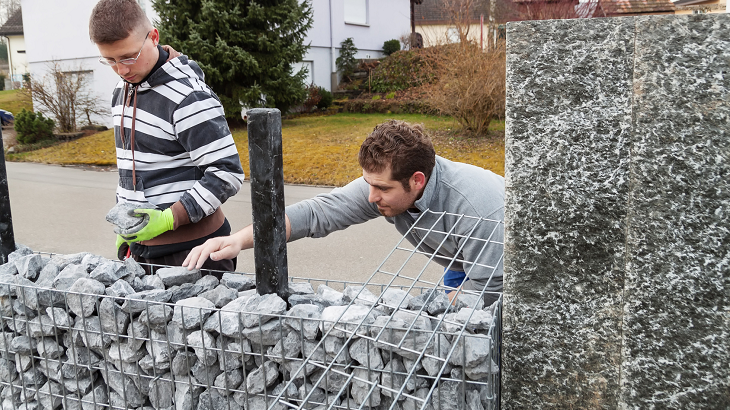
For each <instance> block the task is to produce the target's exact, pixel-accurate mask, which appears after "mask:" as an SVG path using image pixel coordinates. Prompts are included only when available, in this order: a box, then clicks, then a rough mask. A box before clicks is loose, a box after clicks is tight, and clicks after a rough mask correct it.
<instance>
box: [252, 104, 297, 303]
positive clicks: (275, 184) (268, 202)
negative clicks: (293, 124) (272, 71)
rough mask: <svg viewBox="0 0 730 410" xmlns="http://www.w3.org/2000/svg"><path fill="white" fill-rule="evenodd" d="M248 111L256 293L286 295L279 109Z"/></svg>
mask: <svg viewBox="0 0 730 410" xmlns="http://www.w3.org/2000/svg"><path fill="white" fill-rule="evenodd" d="M247 115H248V158H249V163H250V166H251V207H252V209H253V236H254V263H255V265H256V290H257V292H258V294H259V295H265V294H268V293H276V294H277V295H279V296H280V297H282V298H283V299H284V300H287V299H288V297H289V295H288V293H289V285H288V282H289V272H288V267H287V260H286V223H285V220H284V160H283V158H282V148H281V112H280V111H279V110H277V109H268V108H255V109H253V110H249V111H248V112H247Z"/></svg>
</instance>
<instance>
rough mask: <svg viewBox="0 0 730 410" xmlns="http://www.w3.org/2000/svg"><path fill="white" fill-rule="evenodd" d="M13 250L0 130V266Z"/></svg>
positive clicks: (6, 178) (13, 243)
mask: <svg viewBox="0 0 730 410" xmlns="http://www.w3.org/2000/svg"><path fill="white" fill-rule="evenodd" d="M14 250H15V233H14V232H13V217H12V215H11V214H10V190H9V189H8V171H7V169H5V148H4V147H3V132H2V129H1V128H0V264H4V263H6V262H7V261H8V255H10V253H12V252H13V251H14Z"/></svg>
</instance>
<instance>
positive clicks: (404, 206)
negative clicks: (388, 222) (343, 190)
mask: <svg viewBox="0 0 730 410" xmlns="http://www.w3.org/2000/svg"><path fill="white" fill-rule="evenodd" d="M419 175H420V177H423V174H422V173H420V172H416V173H415V174H413V176H412V177H411V179H410V180H409V186H410V188H411V189H410V191H406V190H405V188H404V187H403V184H401V183H400V181H395V180H393V179H392V175H391V171H390V167H388V168H386V169H385V170H383V171H382V172H368V171H365V170H364V169H363V170H362V176H363V178H364V179H365V181H366V182H367V183H368V184H370V194H369V195H368V202H372V203H375V204H376V205H378V211H380V213H381V214H382V215H383V216H388V217H392V216H396V215H398V214H402V213H403V212H405V211H406V210H408V208H412V207H413V204H414V203H415V202H416V200H417V199H418V198H419V197H420V195H421V192H422V191H423V186H424V184H423V183H421V182H420V177H419Z"/></svg>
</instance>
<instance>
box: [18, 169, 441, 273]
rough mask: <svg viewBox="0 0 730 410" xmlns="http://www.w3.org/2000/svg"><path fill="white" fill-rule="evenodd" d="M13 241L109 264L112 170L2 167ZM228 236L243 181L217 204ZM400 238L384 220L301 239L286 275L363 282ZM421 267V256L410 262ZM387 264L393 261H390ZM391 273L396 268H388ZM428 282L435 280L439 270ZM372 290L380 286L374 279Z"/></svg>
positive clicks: (246, 264) (300, 191) (237, 222)
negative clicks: (82, 254) (89, 255)
mask: <svg viewBox="0 0 730 410" xmlns="http://www.w3.org/2000/svg"><path fill="white" fill-rule="evenodd" d="M7 171H8V185H9V189H10V202H11V209H12V218H13V227H14V231H15V239H16V242H18V243H22V244H24V245H26V246H29V247H31V248H32V249H33V250H35V251H44V252H54V253H76V252H82V251H87V252H92V253H95V254H97V255H102V256H104V257H107V258H114V257H115V249H114V240H115V234H114V232H113V230H112V225H111V224H109V223H108V222H106V220H105V219H104V217H105V215H106V213H107V211H109V209H111V208H112V207H113V206H114V203H115V199H114V198H115V194H114V193H115V189H116V183H117V173H116V170H114V171H109V170H106V171H104V170H89V169H81V168H72V167H60V166H55V165H41V164H33V163H13V162H8V163H7ZM330 189H331V188H326V187H310V186H299V185H286V186H285V188H284V195H285V201H286V203H287V205H288V204H292V203H295V202H297V201H300V200H302V199H306V198H309V197H312V196H314V195H317V194H319V193H323V192H328V191H329V190H330ZM223 211H224V213H225V214H226V216H227V218H228V220H229V221H230V223H231V226H232V227H233V229H234V231H235V230H238V229H240V228H242V227H244V226H245V225H248V224H250V223H251V220H252V218H251V194H250V186H249V184H248V182H246V183H245V184H244V185H243V188H242V189H241V191H240V192H239V193H238V195H236V196H235V197H233V198H231V199H229V200H228V201H227V202H226V203H225V204H224V205H223ZM400 239H401V236H400V234H398V232H397V231H396V230H395V228H394V227H393V226H392V225H391V224H389V223H388V222H386V221H385V219H384V218H378V219H376V220H373V221H370V222H367V223H364V224H361V225H357V226H353V227H350V228H349V229H347V230H344V231H340V232H335V233H333V234H331V235H329V236H327V237H326V238H320V239H310V238H306V239H302V240H299V241H295V242H292V243H289V244H288V246H287V253H288V263H289V275H290V276H298V277H306V278H318V279H335V280H347V281H366V280H367V279H368V278H369V277H370V275H371V274H372V273H373V272H374V271H375V270H376V269H377V268H378V266H379V265H380V263H381V262H383V261H384V260H385V259H386V257H388V255H389V254H390V253H391V251H392V250H393V248H394V247H395V246H396V244H397V243H398V242H399V240H400ZM417 258H421V259H422V262H423V263H425V260H426V259H425V257H422V256H417ZM390 261H391V262H392V259H391V260H390ZM392 265H394V266H393V267H392V269H393V270H392V271H393V272H395V271H398V265H397V264H396V263H392ZM237 271H239V272H251V273H252V272H254V271H255V268H254V261H253V250H246V251H243V252H241V253H240V255H239V257H238V268H237ZM431 271H432V273H431V274H430V277H434V278H435V277H438V276H440V273H442V271H440V272H439V269H438V268H435V269H432V270H431ZM374 280H375V282H373V281H372V280H371V283H383V282H384V281H385V282H387V280H388V279H387V277H379V278H377V279H375V278H374Z"/></svg>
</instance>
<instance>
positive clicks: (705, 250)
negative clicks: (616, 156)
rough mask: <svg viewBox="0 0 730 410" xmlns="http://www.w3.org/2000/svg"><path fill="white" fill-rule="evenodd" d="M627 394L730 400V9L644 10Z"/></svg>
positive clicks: (642, 402) (660, 399)
mask: <svg viewBox="0 0 730 410" xmlns="http://www.w3.org/2000/svg"><path fill="white" fill-rule="evenodd" d="M634 90H635V96H634V98H635V102H634V117H635V119H634V137H633V142H632V149H631V152H632V155H631V174H630V178H631V185H632V189H631V206H630V207H629V215H628V227H629V229H628V233H629V234H628V238H627V239H628V240H627V248H628V255H627V264H626V287H625V291H624V298H625V306H624V323H623V329H624V346H623V351H624V354H623V360H622V366H621V372H622V384H623V388H622V391H621V392H622V395H621V402H622V403H626V405H627V407H630V408H635V407H641V408H650V407H656V408H681V409H689V408H697V409H699V408H702V409H708V408H716V409H728V408H730V329H729V328H730V303H729V302H730V300H729V299H730V298H728V296H729V293H728V292H730V286H729V284H730V282H729V281H730V15H729V14H717V15H715V14H712V15H709V14H708V15H701V14H697V15H689V16H686V17H682V18H679V17H676V16H666V17H665V16H655V17H641V18H636V65H635V69H634Z"/></svg>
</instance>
